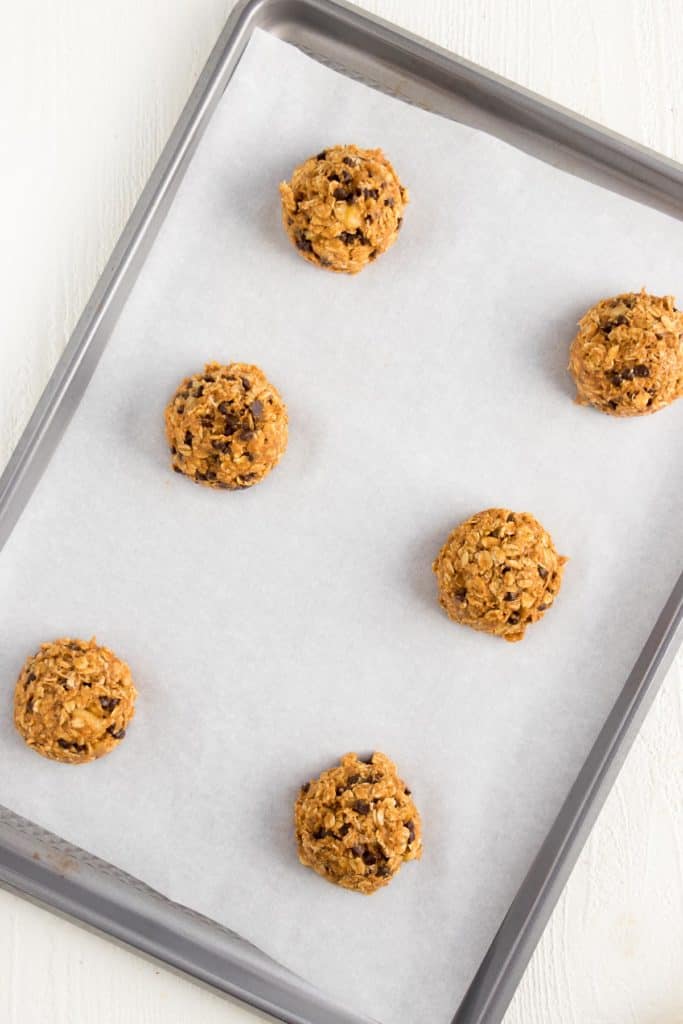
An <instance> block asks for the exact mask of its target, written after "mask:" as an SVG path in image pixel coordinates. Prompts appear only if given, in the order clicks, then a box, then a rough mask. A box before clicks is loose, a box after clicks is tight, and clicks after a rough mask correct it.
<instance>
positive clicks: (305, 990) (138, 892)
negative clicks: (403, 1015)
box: [0, 808, 376, 1024]
mask: <svg viewBox="0 0 683 1024" xmlns="http://www.w3.org/2000/svg"><path fill="white" fill-rule="evenodd" d="M0 828H1V829H2V844H1V847H0V884H1V885H2V887H3V888H7V889H10V890H12V891H15V892H17V893H20V894H21V895H23V896H27V897H28V898H29V899H31V900H32V901H33V902H35V903H38V904H39V905H41V906H46V907H49V908H50V909H51V910H55V911H57V912H58V913H60V914H62V915H64V916H66V917H69V918H75V919H76V920H78V921H79V922H80V923H81V924H84V925H85V926H86V927H89V928H93V929H96V930H97V931H100V932H104V933H106V934H107V935H108V936H109V937H111V938H113V939H115V940H116V941H118V942H121V943H124V944H125V945H128V946H132V947H133V948H135V949H137V950H138V951H139V952H141V953H143V954H145V955H146V956H149V957H152V958H153V959H156V960H160V961H162V962H163V963H165V964H166V965H167V966H170V967H172V968H173V969H174V970H176V971H179V972H181V973H183V974H186V975H190V976H191V977H193V978H194V979H196V980H198V981H199V982H201V983H203V984H206V985H209V986H210V987H211V988H214V989H218V990H219V991H220V992H222V993H224V994H226V995H228V996H231V997H232V998H235V999H238V1000H240V1001H241V1002H243V1003H246V1004H248V1005H249V1006H251V1007H253V1008H254V1009H256V1010H259V1011H261V1012H262V1013H268V1014H270V1015H271V1016H273V1017H275V1018H277V1019H278V1020H282V1021H284V1022H286V1024H316V1022H320V1021H325V1022H326V1024H376V1022H372V1021H371V1020H370V1019H369V1018H366V1017H361V1016H359V1015H358V1014H356V1013H351V1012H350V1011H347V1010H344V1009H343V1008H342V1007H340V1006H338V1005H337V1004H336V1003H335V1002H334V1000H332V999H330V998H329V997H327V996H326V995H325V994H324V993H322V992H320V991H319V990H318V989H316V988H314V986H312V985H309V984H308V983H307V982H305V981H304V980H303V979H301V978H299V977H298V976H296V975H294V974H293V973H292V972H290V971H288V970H286V969H285V968H283V967H282V966H281V965H280V964H278V963H276V962H275V961H274V960H272V959H271V958H270V957H268V956H266V954H264V953H263V952H262V951H261V950H260V949H258V948H257V947H255V946H253V945H251V944H250V943H248V942H246V941H245V940H244V939H242V938H241V937H240V936H239V935H236V934H235V933H234V932H231V931H230V930H229V929H227V928H223V927H221V926H220V925H218V924H217V923H216V922H215V921H212V920H210V919H209V918H207V917H204V916H203V915H201V914H198V913H196V912H195V911H192V910H189V909H188V908H186V907H182V906H180V905H179V904H177V903H173V902H171V901H170V900H167V899H166V898H165V897H164V896H162V895H161V894H160V893H157V892H155V891H154V890H153V889H151V888H150V887H149V886H147V885H144V884H143V883H142V882H140V881H139V880H138V879H136V878H133V877H131V876H130V875H126V874H125V873H124V872H122V871H120V870H118V869H117V868H114V867H113V866H112V865H110V864H108V863H107V862H106V861H102V860H100V859H99V858H97V857H94V856H92V855H91V854H88V853H86V852H85V851H82V850H79V849H78V848H76V847H74V846H73V845H72V844H70V843H67V842H65V841H64V840H61V839H59V837H57V836H55V835H53V834H51V833H49V832H47V831H46V830H44V829H41V828H39V827H38V826H36V825H34V824H33V823H32V822H28V821H26V820H25V819H22V818H20V817H19V816H18V815H15V814H14V813H13V812H10V811H7V810H5V809H3V808H0Z"/></svg>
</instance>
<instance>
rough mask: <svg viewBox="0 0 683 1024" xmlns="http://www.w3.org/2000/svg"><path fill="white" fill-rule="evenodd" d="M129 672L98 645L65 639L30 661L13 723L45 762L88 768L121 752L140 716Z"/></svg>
mask: <svg viewBox="0 0 683 1024" xmlns="http://www.w3.org/2000/svg"><path fill="white" fill-rule="evenodd" d="M136 696H137V693H136V691H135V687H134V685H133V680H132V678H131V674H130V669H129V668H128V665H126V663H125V661H121V660H120V658H117V657H116V655H115V654H114V653H113V651H110V650H109V648H108V647H100V646H99V645H98V644H97V643H95V640H94V639H93V640H72V639H70V638H68V637H65V638H64V639H62V640H55V641H54V643H47V644H42V645H41V647H40V650H39V651H38V652H37V653H36V654H33V655H32V656H31V657H30V658H28V659H27V660H26V662H25V664H24V667H23V668H22V670H21V673H20V675H19V678H18V680H17V685H16V688H15V691H14V724H15V726H16V728H17V730H18V732H19V733H20V735H21V736H23V738H24V739H25V740H26V742H27V743H28V745H29V747H32V748H33V749H34V750H35V751H37V752H38V753H39V754H42V755H43V757H49V758H51V759H52V760H53V761H64V762H66V763H67V764H84V763H85V762H86V761H94V760H95V758H97V757H102V756H103V755H104V754H108V753H109V751H110V750H114V749H115V748H116V747H118V745H119V743H120V742H121V740H122V739H123V737H124V736H125V735H126V729H127V728H128V724H129V723H130V721H131V719H132V717H133V715H134V714H135V698H136Z"/></svg>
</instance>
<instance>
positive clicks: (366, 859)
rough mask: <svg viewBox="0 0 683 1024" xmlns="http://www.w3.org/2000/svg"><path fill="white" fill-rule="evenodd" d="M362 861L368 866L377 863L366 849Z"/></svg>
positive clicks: (372, 854)
mask: <svg viewBox="0 0 683 1024" xmlns="http://www.w3.org/2000/svg"><path fill="white" fill-rule="evenodd" d="M363 863H364V864H367V866H368V867H372V865H373V864H376V863H377V858H376V857H375V855H374V853H372V852H371V851H370V850H366V851H365V853H364V854H363Z"/></svg>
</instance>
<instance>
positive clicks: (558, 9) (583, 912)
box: [0, 0, 683, 1024]
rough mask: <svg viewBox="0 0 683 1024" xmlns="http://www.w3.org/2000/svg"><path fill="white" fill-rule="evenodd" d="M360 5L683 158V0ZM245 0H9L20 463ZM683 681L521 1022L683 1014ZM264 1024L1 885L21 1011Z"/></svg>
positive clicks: (5, 102)
mask: <svg viewBox="0 0 683 1024" xmlns="http://www.w3.org/2000/svg"><path fill="white" fill-rule="evenodd" d="M359 2H360V3H361V4H362V6H364V7H366V8H367V9H368V10H371V11H373V12H374V13H376V14H380V15H382V16H384V17H386V18H388V19H391V20H393V21H396V22H398V23H400V24H402V25H404V26H405V27H407V28H409V29H411V30H413V31H414V32H417V33H419V34H421V35H424V36H426V37H428V38H429V39H432V40H434V41H435V42H437V43H440V44H441V45H442V46H445V47H448V48H450V49H452V50H455V51H456V52H458V53H460V54H462V55H464V56H466V57H469V58H471V59H472V60H475V61H478V62H480V63H481V64H483V65H485V66H486V67H489V68H492V69H494V70H495V71H498V72H500V73H501V74H503V75H506V76H508V77H509V78H512V79H514V80H516V81H518V82H521V83H523V84H524V85H527V86H529V87H530V88H532V89H535V90H536V91H538V92H541V93H544V94H545V95H547V96H550V97H552V98H553V99H555V100H557V101H559V102H560V103H564V104H566V105H567V106H569V107H573V108H574V109H575V110H578V111H580V112H581V113H582V114H585V115H587V116H589V117H591V118H593V119H595V120H597V121H601V122H603V123H605V124H607V125H609V126H610V127H611V128H614V129H616V130H617V131H620V132H623V133H624V134H626V135H629V136H631V137H632V138H634V139H637V140H639V141H641V142H644V143H646V144H647V145H649V146H652V147H654V148H655V149H658V150H661V151H662V152H663V153H666V154H667V155H669V156H672V157H674V158H676V159H678V160H681V161H683V0H458V2H457V3H456V2H452V0H421V2H419V0H418V2H415V0H359ZM231 7H232V3H231V0H117V2H116V3H111V2H105V0H61V2H59V3H56V2H51V3H43V4H29V3H21V2H19V0H14V2H12V0H7V2H6V3H5V4H4V5H3V19H2V20H3V30H2V32H1V33H0V82H1V83H2V88H0V124H2V126H3V133H2V137H1V138H0V147H1V149H0V224H1V225H2V241H3V244H2V245H1V246H0V281H1V282H2V314H3V316H2V323H3V329H2V336H1V340H0V467H1V466H2V465H4V463H5V461H6V459H7V457H8V456H9V453H10V451H11V449H12V447H13V445H14V444H15V442H16V440H17V438H18V436H19V432H20V430H21V428H22V426H23V425H24V423H25V422H26V419H27V417H28V415H29V413H30V411H31V409H32V408H33V406H34V404H35V402H36V400H37V399H38V397H39V395H40V392H41V390H42V388H43V386H44V384H45V382H46V380H47V378H48V375H49V373H50V371H51V370H52V368H53V366H54V364H55V361H56V359H57V357H58V356H59V353H60V351H61V349H62V347H63V346H64V344H65V342H66V340H67V338H68V336H69V333H70V331H71V329H72V327H73V325H74V323H75V321H76V318H77V316H78V314H79V313H80V311H81V309H82V307H83V304H84V302H85V301H86V299H87V297H88V295H89V293H90V290H91V288H92V286H93V284H94V283H95V281H96V279H97V276H98V274H99V272H100V270H101V269H102V267H103V265H104V263H105V261H106V259H107V256H108V255H109V252H110V250H111V248H112V246H113V244H114V241H115V239H116V237H117V236H118V234H119V232H120V230H121V228H122V227H123V224H124V223H125V221H126V218H127V216H128V214H129V212H130V210H131V208H132V205H133V203H134V201H135V199H136V198H137V196H138V194H139V191H140V189H141V187H142V185H143V184H144V182H145V180H146V178H147V176H148V174H149V172H150V171H151V169H152V167H153V165H154V162H155V160H156V157H157V155H158V153H159V150H160V148H161V146H162V144H163V142H164V141H165V139H166V137H167V135H168V133H169V131H170V129H171V128H172V126H173V124H174V121H175V119H176V117H177V115H178V113H179V111H180V109H181V107H182V104H183V103H184V101H185V99H186V98H187V95H188V93H189V91H190V88H191V86H192V84H193V83H194V81H195V78H196V76H197V74H198V72H199V71H200V69H201V67H202V64H203V62H204V60H205V58H206V56H207V54H208V52H209V49H210V47H211V46H212V44H213V42H214V41H215V39H216V37H217V35H218V32H219V29H220V28H221V26H222V24H223V22H224V20H225V18H226V16H227V14H228V12H229V10H230V8H231ZM679 298H683V260H682V262H681V281H680V288H679ZM681 682H683V656H681V655H679V657H678V661H677V664H676V666H674V669H673V670H672V672H671V673H670V675H669V678H668V680H667V682H666V684H665V686H664V689H663V691H662V693H661V695H660V696H659V698H658V700H657V702H656V705H655V707H654V709H653V710H652V712H651V713H650V716H649V718H648V720H647V722H646V724H645V726H644V728H643V730H642V732H641V735H640V737H639V738H638V740H637V742H636V744H635V747H634V749H633V751H632V753H631V754H630V756H629V759H628V762H627V764H626V766H625V768H624V770H623V771H622V773H621V776H620V777H619V780H618V782H617V784H616V786H615V788H614V790H613V792H612V794H611V796H610V798H609V800H608V802H607V804H606V806H605V808H604V811H603V813H602V815H601V817H600V819H599V821H598V824H597V825H596V827H595V829H594V832H593V834H592V836H591V839H590V841H589V843H588V845H587V847H586V849H585V850H584V852H583V855H582V857H581V859H580V861H579V864H578V866H577V867H576V869H575V871H574V874H573V876H572V878H571V881H570V883H569V885H568V887H567V889H566V891H565V893H564V896H563V897H562V899H561V900H560V903H559V905H558V907H557V909H556V911H555V913H554V916H553V918H552V921H551V923H550V925H549V926H548V928H547V930H546V932H545V935H544V936H543V939H542V941H541V943H540V945H539V947H538V949H537V952H536V954H535V956H534V958H533V960H532V962H531V965H530V966H529V969H528V970H527V973H526V976H525V978H524V980H523V982H522V985H521V987H520V989H519V991H518V993H517V995H516V997H515V999H514V1001H513V1003H512V1005H511V1007H510V1010H509V1012H508V1014H507V1017H506V1024H683V698H682V696H681ZM11 684H12V681H9V680H5V681H4V685H5V687H6V689H7V688H8V687H10V686H11ZM7 698H8V694H7V692H6V694H5V706H4V709H3V710H2V712H1V713H3V714H5V713H6V710H7ZM0 770H2V768H1V761H0ZM253 1020H255V1017H254V1015H253V1014H250V1013H247V1012H246V1011H245V1010H244V1009H242V1008H241V1007H238V1006H237V1005H235V1004H232V1003H229V1002H226V1001H225V1000H222V999H219V998H218V997H217V996H215V995H214V994H212V993H210V992H207V991H204V990H202V989H200V988H199V987H197V986H196V985H193V984H191V983H190V982H188V981H186V980H184V979H181V978H178V977H176V976H174V975H172V974H171V973H169V972H168V971H166V970H164V969H162V968H160V967H159V966H158V965H156V964H153V963H149V962H147V961H145V960H143V959H141V958H139V957H137V956H135V955H134V954H133V953H131V952H129V951H127V950H124V949H120V948H118V947H116V946H114V945H113V944H111V943H110V942H108V941H106V940H105V939H103V938H100V937H98V936H95V935H91V934H89V933H87V932H86V931H84V930H83V929H81V928H79V927H77V926H75V925H72V924H70V923H67V922H65V921H62V920H60V919H58V918H57V917H55V916H53V915H51V914H49V913H46V912H45V911H43V910H40V909H38V908H36V907H33V906H31V905H29V904H28V903H27V902H25V901H23V900H21V899H18V898H17V897H15V896H10V895H9V894H7V893H4V892H1V891H0V1022H2V1024H47V1022H49V1024H81V1022H91V1021H92V1022H97V1024H123V1022H126V1024H156V1022H162V1021H163V1022H164V1024H181V1022H182V1024H185V1022H187V1021H201V1022H202V1024H213V1022H218V1021H221V1022H222V1024H226V1022H230V1024H237V1022H245V1024H246V1022H248V1021H253ZM406 1024H408V1022H406ZM410 1024H416V1022H410Z"/></svg>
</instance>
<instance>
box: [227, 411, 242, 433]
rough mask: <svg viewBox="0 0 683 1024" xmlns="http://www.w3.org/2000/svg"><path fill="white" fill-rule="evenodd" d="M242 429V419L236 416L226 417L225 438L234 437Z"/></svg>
mask: <svg viewBox="0 0 683 1024" xmlns="http://www.w3.org/2000/svg"><path fill="white" fill-rule="evenodd" d="M239 428H240V418H239V416H236V415H234V414H232V415H230V416H226V417H225V426H224V427H223V436H224V437H232V435H233V434H234V433H235V432H236V431H237V430H239Z"/></svg>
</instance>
